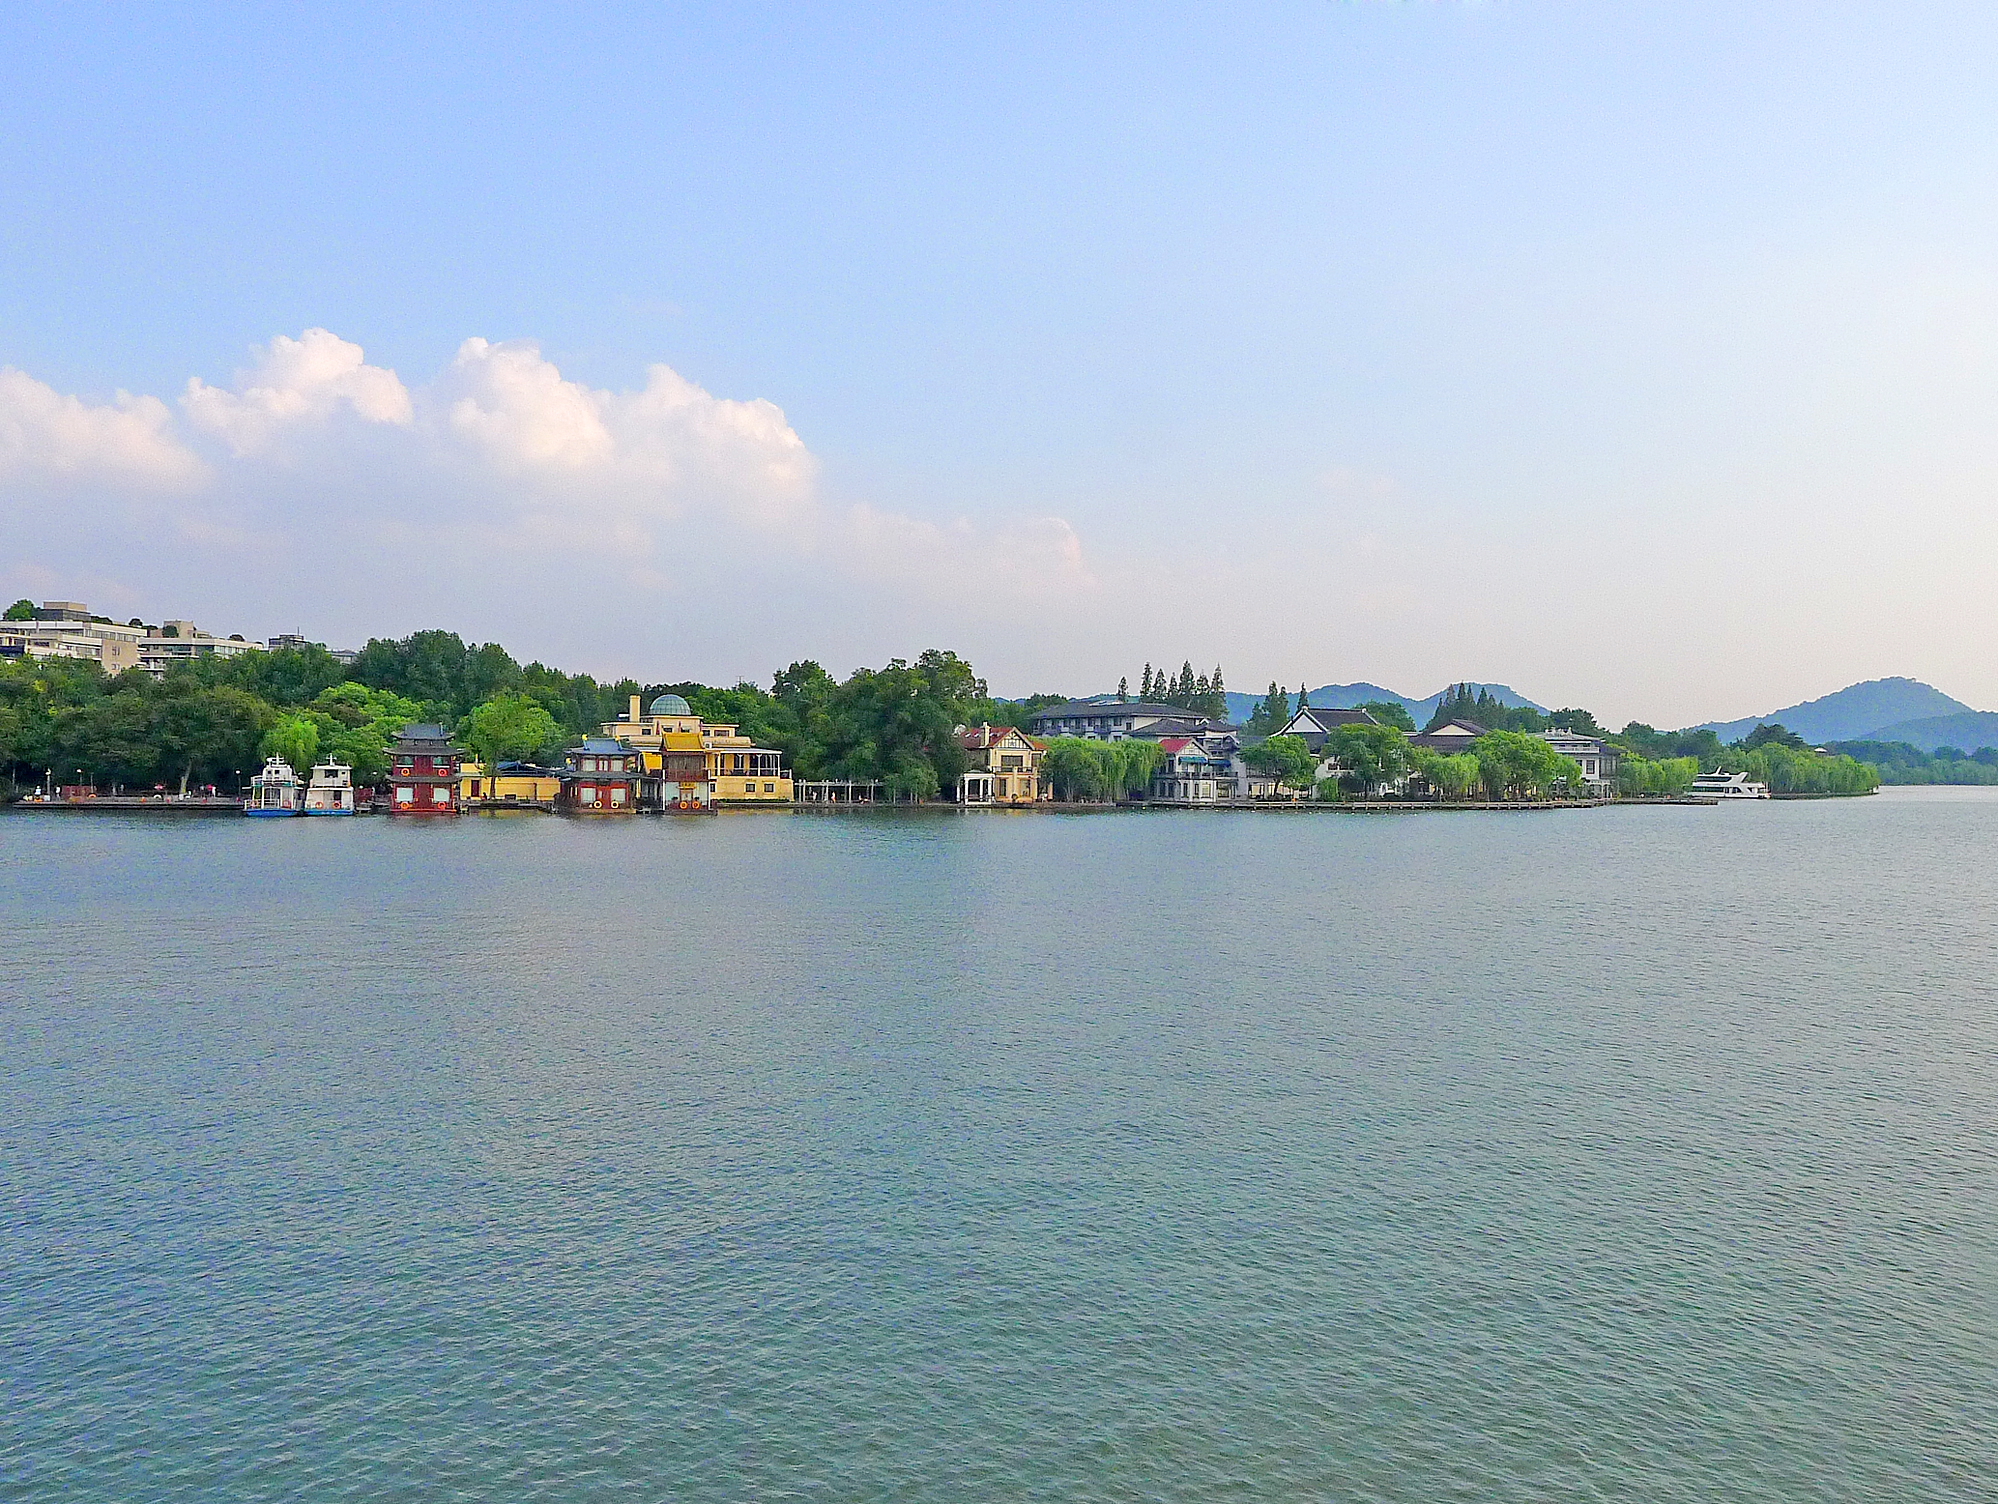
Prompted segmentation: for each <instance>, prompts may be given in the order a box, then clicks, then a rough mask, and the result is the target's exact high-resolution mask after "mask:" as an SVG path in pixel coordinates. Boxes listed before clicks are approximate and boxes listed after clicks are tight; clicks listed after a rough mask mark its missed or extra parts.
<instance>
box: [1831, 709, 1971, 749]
mask: <svg viewBox="0 0 1998 1504" xmlns="http://www.w3.org/2000/svg"><path fill="white" fill-rule="evenodd" d="M1841 739H1842V740H1848V741H1863V742H1907V743H1908V744H1909V745H1910V746H1915V747H1920V748H1921V749H1922V750H1923V751H1924V752H1933V751H1935V749H1936V748H1938V747H1955V748H1957V749H1958V750H1959V751H1963V752H1975V751H1976V750H1977V749H1978V748H1979V747H1998V713H1995V712H1992V711H1989V710H1966V711H1963V712H1962V713H1961V714H1958V715H1930V716H1923V717H1921V718H1920V719H1918V720H1912V721H1900V722H1897V723H1896V724H1895V725H1892V726H1882V727H1880V728H1878V729H1877V730H1873V731H1869V732H1867V733H1866V735H1864V736H1861V737H1847V738H1841Z"/></svg>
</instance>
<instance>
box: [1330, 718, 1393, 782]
mask: <svg viewBox="0 0 1998 1504" xmlns="http://www.w3.org/2000/svg"><path fill="white" fill-rule="evenodd" d="M1325 754H1326V756H1328V757H1330V758H1331V759H1332V760H1333V761H1334V762H1335V763H1336V764H1337V772H1336V774H1335V776H1336V778H1337V779H1338V783H1339V786H1340V788H1342V789H1344V790H1347V791H1349V792H1352V793H1356V794H1359V795H1360V796H1361V797H1362V798H1365V797H1367V796H1368V795H1370V794H1372V793H1374V792H1375V791H1376V790H1378V789H1380V788H1381V787H1382V786H1383V785H1386V784H1392V783H1396V782H1399V781H1400V779H1401V778H1402V777H1403V775H1404V774H1406V772H1407V771H1408V754H1409V745H1408V738H1407V737H1406V736H1404V735H1403V734H1402V732H1401V731H1400V729H1399V728H1397V727H1394V726H1370V725H1367V724H1365V723H1364V722H1361V723H1358V724H1355V725H1351V726H1341V727H1340V728H1339V729H1338V730H1336V731H1334V732H1333V733H1332V734H1331V735H1330V736H1329V737H1327V738H1326V739H1325Z"/></svg>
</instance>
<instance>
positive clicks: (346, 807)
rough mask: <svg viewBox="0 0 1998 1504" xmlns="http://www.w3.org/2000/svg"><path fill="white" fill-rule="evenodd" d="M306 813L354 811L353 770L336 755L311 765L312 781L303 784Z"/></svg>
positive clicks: (325, 813)
mask: <svg viewBox="0 0 1998 1504" xmlns="http://www.w3.org/2000/svg"><path fill="white" fill-rule="evenodd" d="M303 812H304V813H305V814H308V815H351V814H353V813H354V770H353V769H352V768H350V767H348V766H347V764H345V763H344V762H341V761H340V759H339V758H337V757H329V758H327V759H326V761H324V762H316V763H314V764H313V765H312V782H310V783H308V784H307V785H306V786H305V809H304V811H303Z"/></svg>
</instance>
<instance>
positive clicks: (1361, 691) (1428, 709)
mask: <svg viewBox="0 0 1998 1504" xmlns="http://www.w3.org/2000/svg"><path fill="white" fill-rule="evenodd" d="M1284 687H1285V688H1286V689H1288V688H1290V686H1288V685H1286V686H1284ZM1451 688H1452V686H1449V685H1446V686H1445V687H1444V688H1442V689H1439V690H1437V691H1436V693H1435V694H1433V695H1430V696H1429V697H1428V698H1427V699H1423V700H1412V699H1410V698H1409V697H1408V696H1407V695H1402V694H1396V693H1395V692H1394V691H1393V690H1391V689H1383V688H1381V686H1380V685H1378V684H1321V685H1320V686H1319V687H1318V688H1317V689H1314V690H1312V691H1311V693H1310V695H1309V699H1310V701H1311V703H1312V704H1313V705H1316V706H1318V707H1320V708H1321V709H1324V710H1350V709H1352V708H1353V707H1354V706H1355V705H1364V704H1366V703H1367V702H1368V701H1369V700H1379V701H1384V702H1385V703H1387V704H1390V705H1402V706H1406V707H1407V709H1408V713H1409V714H1410V715H1411V716H1413V717H1414V718H1415V724H1416V725H1417V726H1421V725H1423V724H1425V723H1426V722H1427V721H1428V719H1429V717H1430V716H1432V715H1434V714H1435V713H1436V707H1437V706H1438V705H1440V704H1442V702H1443V696H1445V695H1446V694H1448V693H1449V692H1450V689H1451ZM1481 689H1488V690H1490V691H1491V692H1492V697H1493V698H1494V699H1496V700H1497V701H1499V703H1500V704H1502V705H1524V706H1526V707H1528V708H1529V709H1532V710H1539V711H1545V710H1546V709H1547V707H1546V706H1545V705H1540V704H1536V703H1535V702H1534V701H1532V700H1529V699H1527V698H1526V696H1525V695H1523V694H1521V693H1520V692H1519V691H1518V690H1516V689H1514V688H1512V687H1511V686H1510V685H1507V684H1478V683H1476V682H1473V683H1472V685H1471V692H1472V693H1473V694H1475V693H1476V692H1477V691H1479V690H1481ZM1290 692H1291V694H1292V695H1293V696H1294V695H1296V693H1297V691H1296V690H1295V689H1292V690H1291V691H1290ZM1263 693H1264V694H1267V693H1269V691H1267V690H1265V691H1264V692H1263ZM1262 703H1263V696H1262V695H1238V694H1235V693H1234V692H1232V691H1230V693H1229V695H1228V719H1229V720H1231V721H1234V722H1235V723H1236V724H1238V725H1239V724H1240V723H1241V722H1243V721H1246V720H1247V719H1248V718H1249V717H1250V716H1252V715H1254V714H1255V711H1256V707H1257V706H1258V705H1260V704H1262Z"/></svg>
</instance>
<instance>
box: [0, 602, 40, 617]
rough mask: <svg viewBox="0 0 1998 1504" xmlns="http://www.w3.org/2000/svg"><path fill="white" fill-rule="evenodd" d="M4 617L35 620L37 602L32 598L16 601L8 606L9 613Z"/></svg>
mask: <svg viewBox="0 0 1998 1504" xmlns="http://www.w3.org/2000/svg"><path fill="white" fill-rule="evenodd" d="M4 619H5V620H7V621H33V620H34V619H35V603H34V602H33V601H30V600H19V601H16V602H14V604H13V605H11V606H9V607H8V608H7V615H6V617H5V618H4Z"/></svg>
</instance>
